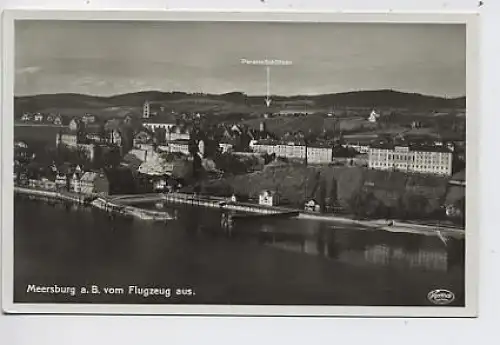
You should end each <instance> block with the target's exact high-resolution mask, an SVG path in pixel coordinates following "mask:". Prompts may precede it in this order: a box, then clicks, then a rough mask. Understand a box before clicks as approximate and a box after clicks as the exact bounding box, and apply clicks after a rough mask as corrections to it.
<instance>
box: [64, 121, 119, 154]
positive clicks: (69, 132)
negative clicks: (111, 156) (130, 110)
mask: <svg viewBox="0 0 500 345" xmlns="http://www.w3.org/2000/svg"><path fill="white" fill-rule="evenodd" d="M91 119H92V120H91ZM122 141H123V140H122V135H121V133H120V131H119V130H118V129H117V128H108V127H107V126H106V124H103V123H96V122H95V118H94V117H92V118H89V117H86V116H84V117H82V118H81V119H77V118H74V119H72V120H71V121H70V122H69V124H68V126H67V127H66V128H64V129H62V130H61V131H59V133H57V135H56V146H60V145H64V146H66V147H68V148H70V149H81V150H83V151H84V152H86V154H87V156H88V158H89V159H90V160H91V161H92V160H94V156H95V149H96V147H97V146H115V147H122Z"/></svg>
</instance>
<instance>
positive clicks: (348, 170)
mask: <svg viewBox="0 0 500 345" xmlns="http://www.w3.org/2000/svg"><path fill="white" fill-rule="evenodd" d="M447 183H448V178H446V177H440V176H431V175H417V174H406V173H403V172H388V171H377V170H371V169H367V168H361V167H339V166H304V165H291V164H286V165H276V166H272V165H271V164H270V165H268V166H266V168H265V169H264V170H262V171H259V172H254V173H250V174H244V175H236V176H231V177H227V178H223V179H219V180H212V181H207V182H205V183H204V184H203V186H202V188H203V191H204V193H207V194H212V195H221V196H223V195H231V194H232V193H233V192H234V193H236V194H237V195H238V194H239V195H244V196H248V197H249V198H257V197H258V194H259V193H260V192H262V191H263V190H273V191H276V192H278V193H279V194H280V195H281V199H282V201H283V202H284V203H286V204H288V205H290V206H294V207H303V205H304V202H306V201H307V200H309V199H318V196H319V195H323V196H324V198H326V199H329V200H334V201H335V202H336V203H337V204H338V205H341V206H344V207H348V206H349V201H350V200H351V199H352V198H353V196H354V195H355V194H356V193H359V192H360V191H362V190H364V191H369V192H371V193H372V194H373V195H374V196H375V197H376V198H377V199H378V200H380V201H381V202H382V203H383V204H385V205H386V206H387V207H397V203H398V202H400V200H401V199H402V198H405V197H406V198H408V197H409V196H418V197H420V199H421V200H424V201H425V204H422V205H419V206H420V207H423V208H424V209H425V212H426V213H428V214H431V213H433V212H435V211H436V210H439V208H440V206H441V205H442V204H443V202H444V200H445V198H446V194H447V192H448V188H447ZM321 189H323V191H321Z"/></svg>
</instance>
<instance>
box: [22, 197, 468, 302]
mask: <svg viewBox="0 0 500 345" xmlns="http://www.w3.org/2000/svg"><path fill="white" fill-rule="evenodd" d="M166 209H167V210H168V211H169V212H171V213H172V215H176V219H175V220H171V221H168V222H165V223H164V222H150V221H142V220H139V219H124V218H115V219H111V218H110V216H109V215H108V214H106V213H103V212H102V211H99V210H96V209H91V208H85V209H82V208H76V207H69V206H64V205H48V204H46V203H43V202H40V201H31V200H27V199H25V198H22V199H21V198H19V197H16V198H15V203H14V211H15V233H14V242H15V249H14V255H15V264H14V275H15V284H14V285H15V286H14V295H15V296H14V297H15V301H16V302H73V303H74V302H79V303H91V302H92V303H185V304H190V303H196V304H200V303H202V304H260V305H270V304H296V305H361V306H363V305H366V306H375V305H387V306H402V305H411V306H421V305H422V306H424V305H431V304H430V302H429V301H428V300H427V294H428V292H429V291H431V290H434V289H447V290H450V291H452V292H453V293H454V294H455V296H456V299H455V301H454V302H453V304H452V305H455V306H463V305H464V241H463V240H456V239H449V240H448V241H447V243H444V242H443V241H441V240H440V239H439V238H438V237H435V236H423V235H415V234H405V233H388V232H383V231H374V230H359V229H356V228H353V227H351V228H349V227H346V226H345V225H335V224H332V223H324V222H319V221H311V220H297V219H286V220H269V219H267V220H259V221H257V220H252V221H237V222H236V224H235V226H234V228H233V229H232V231H231V233H227V232H225V231H224V230H223V229H221V227H220V213H219V212H218V211H214V210H211V209H203V208H193V207H185V206H168V207H167V208H166ZM30 284H37V285H53V284H58V285H59V286H73V287H76V288H77V289H80V288H81V287H90V286H92V285H96V286H99V289H101V291H102V289H103V288H104V287H114V288H123V289H124V291H125V293H101V294H76V295H75V296H68V295H52V294H40V293H33V292H27V286H28V285H30ZM131 285H134V286H138V287H146V288H149V287H160V288H171V289H173V290H172V291H177V289H181V291H180V292H181V293H182V295H179V296H177V295H176V294H175V293H174V294H172V295H171V296H170V297H168V298H167V297H165V296H148V297H144V296H143V295H141V294H135V293H132V294H129V293H128V291H129V290H128V289H129V286H131ZM117 291H119V290H117Z"/></svg>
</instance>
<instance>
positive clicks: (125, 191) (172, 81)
mask: <svg viewBox="0 0 500 345" xmlns="http://www.w3.org/2000/svg"><path fill="white" fill-rule="evenodd" d="M477 29H478V18H477V14H473V13H470V14H469V13H444V14H416V13H415V14H408V13H406V14H396V13H392V14H368V13H364V14H363V13H342V14H339V13H297V12H280V13H278V12H260V13H257V12H226V13H224V12H187V11H184V12H170V11H165V12H97V11H95V12H68V11H21V10H19V11H7V12H5V13H4V17H3V50H2V60H3V61H2V63H3V65H2V76H3V93H2V122H1V123H2V126H1V136H2V183H1V190H2V218H1V219H2V278H3V279H2V307H3V311H4V312H7V313H111V314H113V313H121V314H123V313H125V314H126V313H133V314H171V315H172V314H175V315H255V316H258V315H273V316H280V315H299V316H300V315H302V316H429V317H448V316H459V317H474V316H476V315H477V314H476V313H477V309H476V301H477V284H478V274H477V271H478V249H479V248H478V236H479V228H478V219H477V209H478V205H477V189H478V188H477V185H478V181H477V169H478V137H477V129H478V122H479V106H478V95H479V90H478V48H479V45H478V39H477V38H478V36H477Z"/></svg>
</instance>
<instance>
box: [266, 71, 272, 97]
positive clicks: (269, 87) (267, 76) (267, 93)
mask: <svg viewBox="0 0 500 345" xmlns="http://www.w3.org/2000/svg"><path fill="white" fill-rule="evenodd" d="M266 81H267V88H266V105H267V107H269V105H271V94H270V93H271V66H266Z"/></svg>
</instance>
